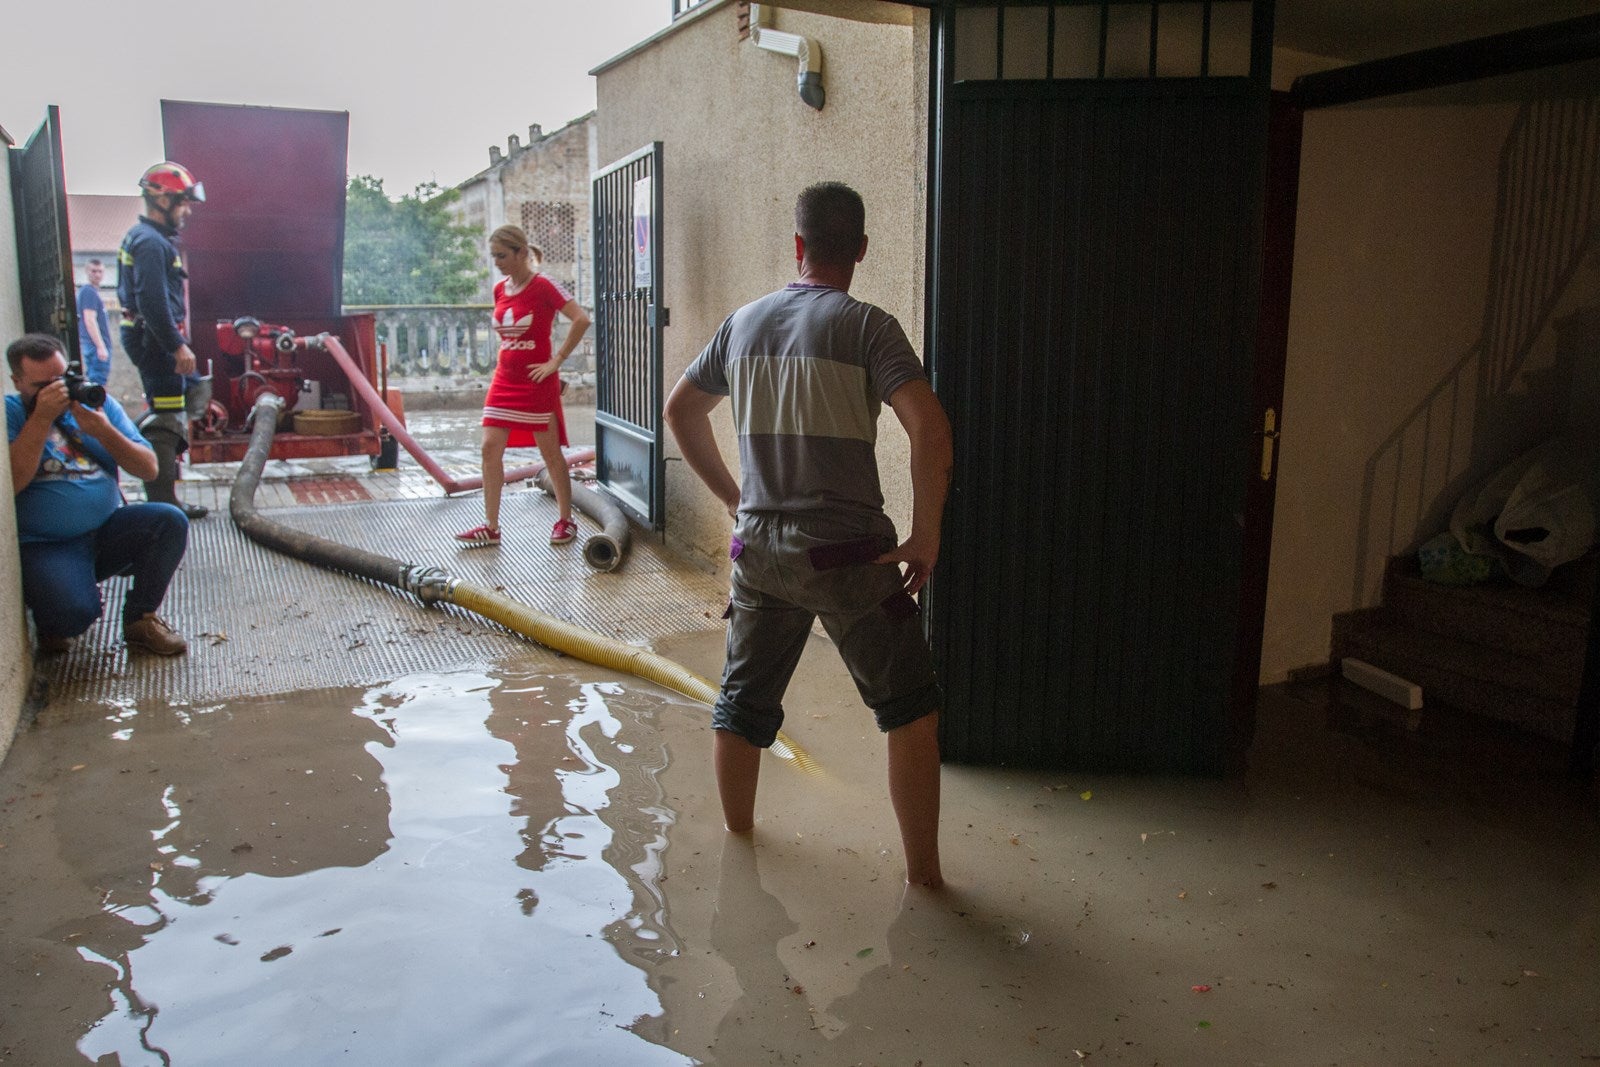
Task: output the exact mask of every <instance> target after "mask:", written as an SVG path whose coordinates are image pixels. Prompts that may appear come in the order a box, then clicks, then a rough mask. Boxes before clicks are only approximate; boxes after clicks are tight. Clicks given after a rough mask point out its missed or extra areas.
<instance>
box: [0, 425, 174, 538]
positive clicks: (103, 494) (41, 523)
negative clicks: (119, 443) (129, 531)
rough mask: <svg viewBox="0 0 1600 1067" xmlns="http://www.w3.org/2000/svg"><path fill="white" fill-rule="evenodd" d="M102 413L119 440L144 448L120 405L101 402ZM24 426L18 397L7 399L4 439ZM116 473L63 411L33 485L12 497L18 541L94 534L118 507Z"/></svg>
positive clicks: (96, 444) (101, 451) (101, 448)
mask: <svg viewBox="0 0 1600 1067" xmlns="http://www.w3.org/2000/svg"><path fill="white" fill-rule="evenodd" d="M101 410H102V411H104V412H105V416H106V418H108V419H110V420H111V425H113V426H115V427H116V428H117V431H118V432H119V433H121V434H122V436H124V437H126V438H127V439H128V440H130V441H132V442H134V443H135V444H140V445H144V446H145V447H149V444H150V442H148V441H146V440H145V439H144V437H143V436H142V435H141V434H140V433H139V431H138V429H137V428H136V427H135V426H134V425H133V422H132V420H130V419H129V418H128V414H127V412H125V411H123V410H122V405H121V404H118V403H117V402H116V401H115V400H114V399H112V398H111V397H106V404H105V407H104V408H102V409H101ZM27 421H28V413H27V412H26V411H25V410H23V407H22V398H21V397H19V396H8V397H6V434H7V438H6V439H7V440H9V441H15V440H16V439H17V436H18V435H19V434H21V433H22V427H23V424H24V423H26V422H27ZM63 427H65V430H63ZM67 431H70V436H69V433H68V432H67ZM74 438H76V441H74V440H73V439H74ZM116 469H117V464H116V461H115V460H113V459H112V458H111V453H110V452H107V451H106V449H105V446H103V445H102V444H100V442H99V441H96V440H94V439H93V438H92V437H90V436H89V435H88V434H86V433H84V432H83V431H82V430H80V429H78V424H77V422H76V421H75V420H74V419H73V417H72V412H71V411H70V410H69V411H67V412H65V413H64V414H63V415H62V416H61V418H59V419H57V420H56V424H55V425H54V426H52V427H51V428H50V436H49V437H47V438H46V439H45V443H44V451H43V453H42V454H41V455H40V457H39V469H38V471H37V472H36V473H35V474H34V476H33V481H31V482H29V483H28V487H27V488H26V489H24V490H23V491H22V492H20V493H18V494H17V497H16V506H17V540H19V541H21V542H22V543H23V544H27V543H28V542H30V541H67V540H71V539H72V538H74V537H81V536H82V535H84V534H86V533H88V532H90V531H91V530H98V529H99V528H100V527H101V526H102V525H104V523H105V521H106V520H107V519H108V518H110V517H111V513H112V512H113V511H116V510H117V509H118V508H119V507H121V506H122V490H121V489H119V488H118V487H117V476H116V473H115V472H116Z"/></svg>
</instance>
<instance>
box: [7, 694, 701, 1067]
mask: <svg viewBox="0 0 1600 1067" xmlns="http://www.w3.org/2000/svg"><path fill="white" fill-rule="evenodd" d="M623 693H624V690H623V687H622V686H621V685H620V684H618V683H616V682H612V681H596V680H592V679H591V680H579V679H576V678H564V677H542V678H528V677H518V676H516V675H514V674H511V673H506V672H502V673H496V674H457V675H451V676H415V677H411V678H406V679H403V680H401V681H399V682H396V683H395V684H394V685H391V686H386V687H383V688H378V689H372V690H368V691H349V690H327V691H322V692H318V693H309V694H301V695H298V696H296V697H295V698H294V699H293V700H284V701H245V702H236V703H232V704H229V705H228V706H226V707H217V708H115V709H101V711H100V712H99V713H95V712H93V711H91V710H90V709H82V713H80V714H77V715H74V716H73V717H72V718H71V720H70V721H62V720H61V719H59V718H58V719H55V720H51V718H50V717H49V716H47V717H46V719H45V720H44V721H42V722H41V723H40V724H39V726H38V727H36V728H35V730H34V731H32V732H31V733H30V734H29V735H27V736H26V737H24V738H22V739H21V740H20V742H19V745H18V748H17V751H16V752H15V753H14V762H13V763H10V764H8V766H7V768H6V771H7V774H6V782H7V786H8V788H9V789H12V790H18V791H19V792H17V793H14V794H12V795H9V796H7V797H6V801H7V802H6V805H5V820H4V837H3V840H4V842H5V846H6V847H5V849H4V852H3V853H0V857H3V862H4V866H5V873H6V890H5V895H6V902H5V907H6V911H7V913H8V914H9V915H10V916H12V920H13V921H8V923H7V925H8V926H11V927H12V930H13V933H20V932H22V931H20V930H18V929H17V927H16V925H15V924H14V920H15V919H17V918H19V917H26V918H27V919H31V924H30V925H33V929H32V930H31V931H30V932H31V933H33V934H34V935H35V936H34V937H33V938H31V939H30V944H29V947H30V949H31V952H30V954H29V956H28V957H27V958H17V957H13V958H11V959H9V960H8V961H7V962H8V963H9V964H10V965H11V966H9V967H8V969H7V971H6V974H5V986H6V987H7V994H8V995H7V1000H8V1002H9V1003H8V1005H7V1006H8V1011H7V1013H6V1014H7V1015H8V1016H10V1022H9V1025H7V1027H6V1037H7V1043H8V1044H9V1045H10V1046H12V1048H13V1050H14V1051H21V1052H23V1055H22V1057H21V1059H20V1062H32V1063H57V1062H70V1061H71V1060H73V1059H76V1057H74V1056H72V1055H71V1051H72V1050H73V1049H74V1048H76V1050H77V1052H78V1053H79V1054H81V1056H82V1057H83V1058H85V1059H88V1060H90V1061H99V1060H101V1059H102V1057H115V1059H113V1060H109V1061H107V1062H120V1063H122V1064H125V1065H126V1064H144V1063H151V1064H159V1063H169V1062H170V1063H193V1064H201V1063H229V1064H241V1063H262V1064H266V1063H280V1064H281V1063H290V1062H299V1063H304V1062H317V1061H319V1060H320V1059H323V1058H327V1059H336V1058H341V1056H344V1055H346V1054H348V1057H349V1058H348V1059H347V1060H345V1061H346V1062H364V1063H444V1062H470V1063H522V1062H550V1063H573V1062H577V1061H578V1060H579V1059H580V1058H581V1057H589V1058H591V1059H594V1058H598V1060H599V1062H614V1063H641V1064H653V1063H682V1062H685V1057H683V1056H681V1055H678V1054H675V1053H673V1052H671V1051H669V1050H667V1049H664V1048H660V1047H658V1046H656V1045H653V1044H651V1043H650V1042H647V1041H644V1040H642V1039H641V1038H639V1037H637V1036H635V1035H634V1034H633V1033H631V1032H630V1030H629V1029H628V1027H629V1026H630V1025H632V1024H633V1023H634V1021H635V1020H637V1019H641V1018H648V1017H651V1016H655V1015H659V1014H660V1012H661V1007H660V1002H659V998H658V996H657V995H656V994H655V993H654V992H653V991H652V990H651V989H650V987H649V984H648V982H647V981H646V974H645V971H644V970H643V969H642V968H648V967H649V966H650V964H651V963H652V962H653V960H654V959H655V957H657V956H658V955H661V954H666V953H672V952H675V951H677V950H678V945H677V942H676V940H675V938H674V937H673V935H672V933H671V931H670V929H669V928H668V926H667V924H666V922H665V914H664V909H663V906H662V901H661V898H660V893H659V890H658V888H657V881H658V877H657V875H658V872H659V867H660V861H661V852H662V849H663V848H664V846H665V841H666V836H665V834H666V830H667V828H668V827H669V826H670V824H671V822H672V821H673V819H674V818H675V813H674V812H673V811H672V810H671V809H670V808H667V807H665V806H664V805H663V804H662V797H661V787H660V784H659V773H660V771H661V769H662V767H663V766H664V765H665V763H666V751H665V748H664V745H663V742H662V738H661V735H660V733H659V732H658V731H656V730H655V729H654V728H653V727H651V726H650V725H649V722H648V720H649V719H651V718H657V717H659V715H660V713H661V709H662V708H663V707H668V708H669V710H670V704H669V703H668V702H667V701H666V698H663V697H661V696H658V695H654V694H652V695H649V696H647V697H643V698H640V697H638V696H635V697H634V698H632V699H628V700H619V699H617V698H619V697H621V696H623ZM680 714H681V711H680ZM30 912H31V913H33V914H31V915H29V913H30ZM8 940H9V938H8ZM29 972H31V973H29ZM19 998H20V999H19ZM23 1019H26V1020H28V1025H27V1026H26V1027H23V1028H21V1029H20V1030H19V1028H18V1026H17V1023H18V1022H19V1021H20V1020H23Z"/></svg>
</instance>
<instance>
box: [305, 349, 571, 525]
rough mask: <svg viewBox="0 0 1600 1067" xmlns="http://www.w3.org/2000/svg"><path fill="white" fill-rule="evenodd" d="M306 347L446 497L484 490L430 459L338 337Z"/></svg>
mask: <svg viewBox="0 0 1600 1067" xmlns="http://www.w3.org/2000/svg"><path fill="white" fill-rule="evenodd" d="M306 344H308V345H315V346H317V347H318V348H320V349H322V350H323V351H324V352H326V353H328V355H330V356H332V357H333V361H334V362H335V363H337V364H339V369H340V370H343V371H344V376H345V377H346V378H348V379H349V380H350V385H351V388H353V389H355V391H356V392H357V393H359V394H360V395H361V399H363V400H365V401H366V402H367V406H368V407H370V408H372V410H373V412H374V413H375V414H376V415H377V416H378V421H379V422H381V423H383V427H384V429H386V430H388V431H389V432H390V433H391V434H393V435H394V439H395V440H396V441H399V442H400V443H401V444H402V445H404V446H405V449H406V451H407V452H409V453H411V456H412V458H413V459H415V460H416V461H417V462H418V463H420V464H421V465H422V469H423V470H425V471H427V472H428V474H429V475H430V476H432V478H433V480H434V481H436V482H438V483H439V485H440V486H442V487H443V488H444V492H445V495H446V496H450V495H452V494H454V493H465V492H467V491H468V490H471V489H482V488H483V476H482V475H478V476H476V477H473V478H463V479H461V480H460V481H457V480H456V479H454V478H452V477H450V475H449V473H448V472H446V471H445V469H444V468H443V467H441V466H439V464H438V461H436V460H435V459H434V458H433V457H432V456H430V455H428V450H427V449H425V448H423V447H422V446H421V445H420V444H418V443H417V439H416V438H414V437H412V436H411V434H410V433H408V432H407V431H406V426H405V423H403V422H401V421H400V418H399V416H397V415H396V414H395V413H394V412H393V411H390V410H389V402H388V400H387V399H385V398H384V397H381V396H379V395H378V391H377V390H376V389H374V388H373V387H372V383H371V382H369V381H367V376H366V375H365V374H363V373H361V368H360V367H358V366H356V361H355V360H353V359H351V358H350V353H348V352H346V351H345V350H344V345H343V344H341V343H340V342H339V339H338V338H337V337H335V336H334V335H333V334H331V333H319V334H317V335H316V336H315V337H308V338H306ZM592 459H594V449H592V448H580V449H576V450H574V451H572V452H569V453H567V461H568V462H569V463H584V462H587V461H589V460H592ZM543 470H544V464H543V463H535V464H532V465H530V466H527V467H516V468H514V469H512V470H508V471H506V475H505V480H506V483H507V484H510V483H511V482H520V481H522V480H523V479H524V478H535V477H537V476H538V475H539V474H540V473H541V472H542V471H543Z"/></svg>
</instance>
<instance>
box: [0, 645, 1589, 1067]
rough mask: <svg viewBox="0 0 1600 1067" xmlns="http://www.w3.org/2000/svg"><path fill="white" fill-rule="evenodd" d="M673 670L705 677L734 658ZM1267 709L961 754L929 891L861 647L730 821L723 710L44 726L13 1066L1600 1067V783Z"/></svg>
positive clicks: (400, 711)
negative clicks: (1220, 740) (1428, 770)
mask: <svg viewBox="0 0 1600 1067" xmlns="http://www.w3.org/2000/svg"><path fill="white" fill-rule="evenodd" d="M661 651H663V652H664V653H666V654H667V655H669V656H671V657H672V658H675V659H678V660H679V661H680V662H683V663H685V664H686V665H687V666H689V667H691V668H692V669H694V670H697V671H699V672H700V673H701V674H704V675H708V676H714V675H715V673H716V669H717V665H718V663H719V662H720V649H719V645H718V638H717V635H715V634H700V635H695V636H693V637H687V638H683V639H681V640H678V641H675V642H668V643H666V644H665V645H664V646H663V647H662V649H661ZM1314 712H1315V709H1313V708H1310V707H1308V706H1301V705H1295V704H1293V703H1292V702H1287V703H1284V702H1280V703H1279V705H1277V706H1275V707H1264V711H1263V720H1262V724H1261V728H1260V730H1259V731H1258V744H1257V751H1256V753H1255V755H1254V760H1253V762H1254V765H1255V769H1254V770H1253V771H1252V772H1251V774H1250V775H1249V776H1248V777H1247V778H1246V779H1244V780H1239V781H1227V782H1205V781H1194V780H1187V779H1184V780H1171V779H1166V780H1163V779H1128V778H1121V777H1117V776H1110V775H1101V776H1091V775H1081V774H1026V773H1018V772H1007V771H994V770H979V769H974V768H966V767H947V768H946V771H945V775H944V790H945V804H944V811H945V817H944V833H943V841H944V852H945V856H944V860H945V862H944V867H945V873H946V877H947V878H948V879H949V880H950V882H951V885H952V888H951V889H950V890H949V891H948V892H946V893H943V894H925V893H915V892H913V893H910V894H908V893H907V891H906V890H905V889H904V887H903V884H902V877H901V876H902V870H903V868H902V866H901V864H900V860H899V845H898V839H897V836H896V833H895V829H894V821H893V818H892V815H891V813H890V810H889V805H888V802H887V799H886V797H885V788H884V770H883V742H882V739H881V737H880V736H879V735H878V734H877V732H876V731H875V730H874V729H873V728H872V725H871V720H870V718H869V717H868V716H867V714H866V713H865V711H864V710H863V709H862V708H860V706H859V703H858V701H857V698H856V696H855V693H854V690H853V688H852V687H851V685H850V683H849V680H848V678H847V677H846V676H845V675H844V674H843V672H842V670H840V669H839V668H838V666H837V660H836V658H835V657H833V655H832V652H831V650H830V649H829V648H828V646H827V645H826V643H825V642H822V641H817V642H815V643H814V645H813V647H811V648H810V649H808V650H807V652H806V655H805V657H804V658H803V660H802V664H801V669H800V674H799V675H798V676H797V680H796V686H795V688H794V689H793V690H792V691H791V696H790V701H789V720H788V721H787V722H786V724H785V730H786V732H787V733H789V734H790V735H791V736H792V737H793V738H794V739H795V740H796V741H797V742H798V743H799V744H801V745H802V746H804V747H805V748H806V749H807V751H808V752H809V753H810V754H811V755H812V756H813V757H814V758H815V760H816V761H817V763H818V764H819V765H820V766H821V767H822V768H823V771H824V773H823V775H822V776H820V777H813V776H809V775H806V774H803V773H800V772H799V771H797V770H795V769H793V768H792V767H790V766H788V765H785V764H782V763H780V762H778V761H777V760H775V759H769V760H767V761H765V762H764V764H763V770H762V780H761V791H760V796H759V800H758V805H757V812H758V821H757V826H756V830H755V833H754V834H753V835H752V836H751V837H749V838H743V837H731V836H729V835H727V834H725V833H724V832H723V831H722V829H721V824H720V818H719V816H718V814H717V808H716V800H715V789H714V785H713V782H712V775H711V769H710V759H709V751H710V738H709V729H708V726H707V723H706V713H705V710H704V709H703V708H700V707H698V706H696V705H692V704H690V703H688V702H687V701H685V700H683V699H682V698H679V697H676V696H674V695H671V694H667V693H664V692H662V691H661V690H658V689H656V688H654V687H652V686H649V685H647V684H644V683H640V682H637V681H634V680H631V679H624V678H619V677H616V676H612V675H609V674H608V673H607V672H605V671H601V670H598V669H594V668H588V667H584V666H582V665H579V664H574V665H573V669H572V670H571V671H570V672H565V673H558V674H555V675H543V676H541V675H533V674H530V673H528V672H526V671H525V670H522V669H520V668H519V666H518V665H517V664H516V663H506V664H500V665H497V666H494V667H492V668H490V669H484V670H480V671H475V672H463V673H457V674H450V675H437V676H427V675H417V676H412V677H409V678H403V679H399V680H397V681H395V682H394V683H393V684H391V685H387V686H383V687H378V688H374V689H370V690H347V689H330V690H324V691H319V692H314V693H302V694H296V695H294V696H293V697H292V698H285V699H281V700H256V701H236V702H230V703H228V704H226V705H223V706H216V707H178V708H172V707H105V706H71V707H51V708H47V709H46V710H45V712H44V713H43V714H42V716H41V718H40V720H39V722H38V723H37V724H36V725H35V726H34V727H33V728H32V729H30V730H28V731H27V732H25V733H24V734H23V735H21V736H20V737H19V738H18V740H17V743H16V745H15V746H14V747H13V749H12V752H11V755H10V757H9V758H8V759H7V761H6V763H5V765H4V767H0V916H3V923H4V925H3V928H0V1013H3V1014H0V1060H4V1061H6V1062H15V1063H20V1064H30V1065H36V1064H37V1065H53V1064H58V1063H60V1064H68V1063H82V1062H95V1061H99V1062H102V1063H121V1064H125V1065H131V1064H167V1063H171V1064H205V1065H210V1064H224V1063H225V1064H230V1065H231V1064H274V1065H276V1064H284V1063H296V1064H300V1063H333V1062H338V1063H351V1064H384V1065H391V1064H473V1065H476V1064H562V1065H570V1064H584V1065H592V1067H609V1065H613V1064H615V1065H633V1064H646V1065H650V1064H658V1063H661V1064H679V1063H708V1064H721V1065H729V1067H748V1065H766V1064H810V1065H821V1067H829V1065H835V1064H840V1065H842V1064H857V1063H865V1064H900V1065H911V1064H917V1063H921V1064H923V1065H924V1067H935V1065H969V1067H979V1065H982V1067H989V1065H1001V1064H1004V1065H1011V1064H1021V1065H1033V1064H1050V1065H1055V1064H1063V1063H1070V1064H1077V1063H1082V1062H1088V1063H1090V1064H1091V1065H1092V1064H1095V1063H1129V1064H1150V1063H1161V1064H1206V1065H1210V1064H1256V1063H1260V1064H1385V1065H1388V1064H1411V1063H1502V1062H1513V1061H1520V1060H1523V1059H1530V1060H1539V1061H1544V1062H1583V1061H1585V1060H1587V1059H1591V1058H1596V1057H1600V967H1597V966H1596V962H1595V961H1596V959H1597V958H1600V918H1597V909H1596V906H1595V901H1596V900H1600V851H1597V849H1596V845H1595V842H1596V840H1597V831H1596V819H1595V811H1594V806H1593V804H1594V801H1593V796H1592V795H1591V794H1585V793H1574V792H1572V791H1570V790H1565V789H1563V788H1560V787H1554V786H1551V785H1550V784H1549V783H1548V782H1541V781H1537V780H1530V779H1515V780H1514V779H1512V778H1511V777H1509V775H1508V774H1507V773H1506V772H1504V771H1502V773H1501V774H1500V775H1498V776H1496V777H1495V778H1493V779H1492V780H1488V781H1483V782H1481V783H1480V786H1479V787H1475V788H1468V789H1463V788H1461V787H1460V785H1459V783H1454V784H1452V783H1451V782H1450V781H1448V780H1442V779H1435V778H1430V777H1428V776H1426V775H1423V774H1420V773H1418V771H1417V770H1416V768H1415V767H1413V766H1411V765H1407V764H1404V763H1402V762H1399V761H1397V760H1396V759H1395V758H1394V750H1395V748H1396V746H1395V745H1394V744H1393V743H1389V742H1385V743H1380V744H1376V745H1374V744H1367V743H1363V742H1362V741H1360V740H1357V739H1353V738H1351V737H1350V736H1345V735H1339V734H1333V733H1329V732H1327V731H1325V730H1323V729H1321V728H1320V726H1315V725H1313V726H1309V727H1308V725H1307V724H1308V723H1309V722H1311V719H1312V718H1313V717H1314Z"/></svg>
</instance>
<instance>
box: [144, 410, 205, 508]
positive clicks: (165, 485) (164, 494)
mask: <svg viewBox="0 0 1600 1067" xmlns="http://www.w3.org/2000/svg"><path fill="white" fill-rule="evenodd" d="M144 435H145V439H146V440H147V441H149V442H150V447H151V449H152V450H153V451H154V452H155V454H156V477H155V481H152V482H145V483H144V496H145V499H146V500H148V501H150V502H151V503H153V504H171V505H172V506H173V507H175V508H178V509H179V510H181V511H182V512H183V513H184V514H185V515H187V516H189V518H191V519H202V518H205V516H206V515H208V514H210V512H211V509H210V508H207V507H203V506H201V505H199V504H185V503H183V501H181V500H179V499H178V491H177V486H178V453H179V452H181V451H183V446H184V443H185V442H184V440H183V438H182V437H179V436H178V435H177V434H175V433H172V432H171V431H170V430H167V429H165V428H164V427H152V428H150V429H147V430H145V431H144Z"/></svg>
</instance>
